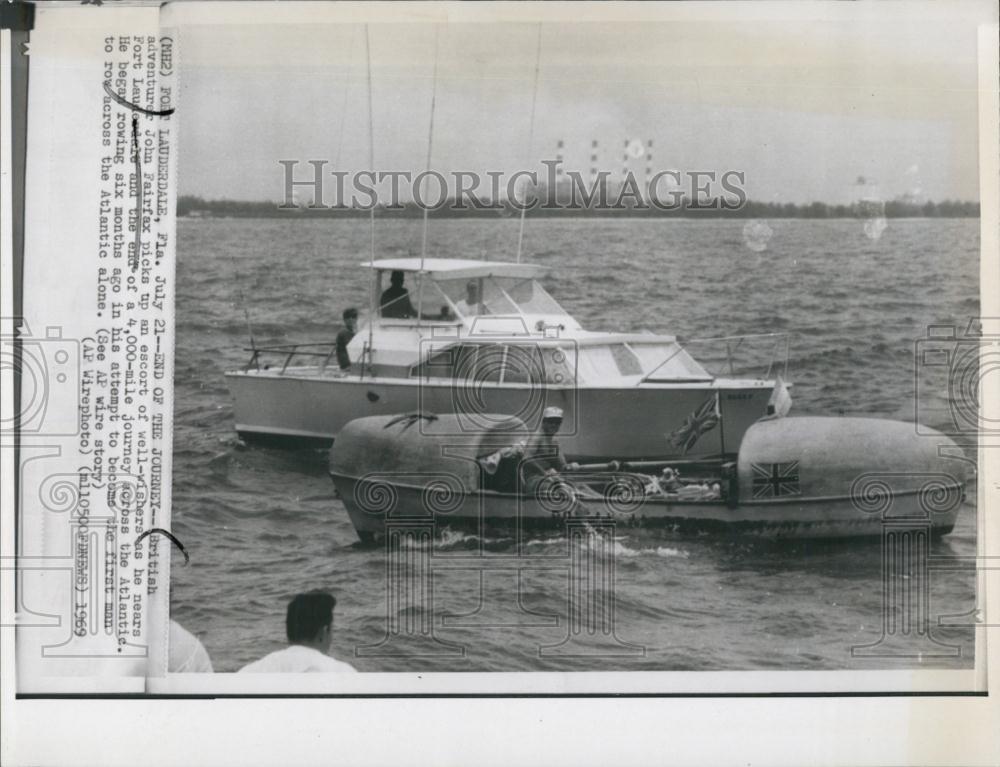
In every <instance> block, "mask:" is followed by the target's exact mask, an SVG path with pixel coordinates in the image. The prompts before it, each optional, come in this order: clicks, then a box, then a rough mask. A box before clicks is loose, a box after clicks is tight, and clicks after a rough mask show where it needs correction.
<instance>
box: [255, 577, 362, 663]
mask: <svg viewBox="0 0 1000 767" xmlns="http://www.w3.org/2000/svg"><path fill="white" fill-rule="evenodd" d="M336 605H337V600H336V599H334V597H333V595H332V594H328V593H326V592H325V591H310V592H309V593H308V594H298V595H296V596H295V598H294V599H292V601H291V602H289V603H288V614H287V616H286V618H285V632H286V634H287V635H288V647H286V648H285V649H284V650H277V651H275V652H273V653H271V654H270V655H265V656H264V657H263V658H261V659H260V660H258V661H254V662H253V663H250V664H248V665H246V666H244V667H243V668H241V669H240V670H239V673H244V672H246V673H262V672H271V673H278V674H297V673H300V672H303V671H319V672H325V673H330V672H354V671H355V669H354V668H353V667H352V666H350V665H349V664H347V663H344V662H342V661H339V660H335V659H334V658H331V657H330V656H329V655H327V652H329V650H330V640H331V639H332V638H333V608H334V607H335V606H336Z"/></svg>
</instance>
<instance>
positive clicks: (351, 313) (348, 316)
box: [343, 306, 358, 322]
mask: <svg viewBox="0 0 1000 767" xmlns="http://www.w3.org/2000/svg"><path fill="white" fill-rule="evenodd" d="M343 317H344V322H347V320H356V319H357V318H358V310H357V309H355V308H354V307H353V306H352V307H351V308H350V309H344V314H343Z"/></svg>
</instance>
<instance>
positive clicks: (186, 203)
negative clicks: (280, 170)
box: [177, 195, 980, 220]
mask: <svg viewBox="0 0 1000 767" xmlns="http://www.w3.org/2000/svg"><path fill="white" fill-rule="evenodd" d="M979 210H980V208H979V203H978V202H970V201H961V200H943V201H941V202H925V203H917V202H909V201H899V200H889V201H886V202H873V201H869V200H864V201H861V202H859V203H855V204H853V205H830V204H827V203H823V202H812V203H809V204H805V205H800V204H795V203H772V202H755V201H753V200H751V201H748V202H747V203H746V204H745V205H744V206H742V207H741V208H739V209H737V210H726V209H719V208H709V209H705V208H691V207H689V204H688V203H685V204H684V205H683V206H681V207H679V208H677V209H676V210H659V209H657V208H652V207H651V208H648V209H641V208H635V207H625V208H621V209H614V210H609V209H606V208H600V209H596V208H576V209H565V210H545V209H535V210H529V211H527V213H526V216H527V217H529V218H656V219H661V218H691V219H698V218H713V219H715V218H731V219H757V218H771V219H778V218H804V219H844V218H847V219H851V218H854V219H857V218H865V219H867V218H978V217H979ZM369 215H370V212H369V211H367V210H361V209H357V208H347V207H344V208H325V207H324V208H307V207H302V208H292V209H288V208H281V207H279V205H278V203H276V202H252V201H246V200H205V199H202V198H200V197H195V196H190V195H184V196H181V197H180V198H178V200H177V216H178V217H179V218H192V219H197V218H278V219H286V220H287V219H303V218H308V219H315V218H320V219H323V218H367V217H368V216H369ZM375 215H376V216H377V217H378V218H383V219H385V218H389V219H419V218H422V217H423V215H424V213H423V210H422V209H420V208H418V207H417V206H416V205H407V206H403V207H401V208H377V209H376V212H375ZM519 215H520V213H519V212H518V211H517V210H516V209H515V208H514V207H512V206H509V205H506V206H503V207H499V208H494V207H491V208H487V209H484V210H477V209H475V208H471V207H470V208H469V209H467V210H456V209H454V208H452V207H450V206H446V207H443V208H441V209H439V210H432V211H430V213H429V217H430V218H436V219H446V218H447V219H455V218H475V219H501V218H516V217H517V216H519Z"/></svg>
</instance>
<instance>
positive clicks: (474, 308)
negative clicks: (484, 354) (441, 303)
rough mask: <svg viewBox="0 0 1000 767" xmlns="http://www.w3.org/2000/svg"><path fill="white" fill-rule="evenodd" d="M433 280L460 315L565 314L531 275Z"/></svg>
mask: <svg viewBox="0 0 1000 767" xmlns="http://www.w3.org/2000/svg"><path fill="white" fill-rule="evenodd" d="M435 284H436V285H437V287H438V288H439V289H440V290H441V292H442V293H444V295H446V296H448V298H449V300H451V302H452V303H453V304H454V305H455V308H456V309H457V311H458V312H459V314H461V315H462V316H463V317H475V316H479V315H484V314H495V315H507V314H524V315H543V316H547V317H568V316H569V315H568V314H567V313H566V310H565V309H563V308H562V307H561V306H560V305H559V304H558V302H557V301H556V300H555V299H554V298H553V297H552V296H551V295H549V294H548V292H547V291H546V290H545V288H543V287H542V286H541V285H540V284H539V282H538V280H535V279H531V278H528V279H523V278H516V277H493V276H488V277H476V278H473V279H459V280H437V281H436V283H435Z"/></svg>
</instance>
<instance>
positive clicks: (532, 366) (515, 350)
mask: <svg viewBox="0 0 1000 767" xmlns="http://www.w3.org/2000/svg"><path fill="white" fill-rule="evenodd" d="M544 380H545V368H544V366H543V363H542V355H541V353H540V350H539V349H538V347H536V346H507V357H506V358H505V360H504V368H503V381H504V383H520V384H527V383H542V382H543V381H544Z"/></svg>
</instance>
